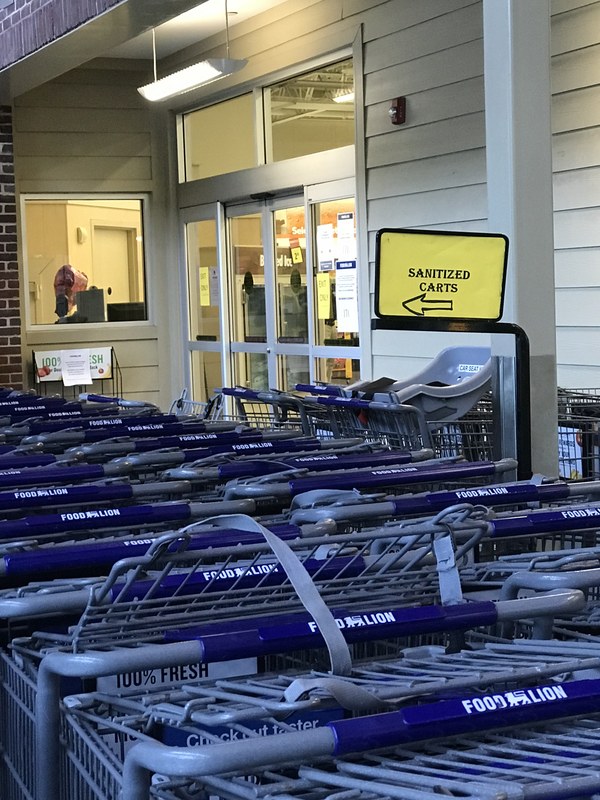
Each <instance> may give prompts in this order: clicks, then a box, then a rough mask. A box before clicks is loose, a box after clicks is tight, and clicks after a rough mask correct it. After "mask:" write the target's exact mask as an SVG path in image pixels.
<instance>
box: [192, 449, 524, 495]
mask: <svg viewBox="0 0 600 800" xmlns="http://www.w3.org/2000/svg"><path fill="white" fill-rule="evenodd" d="M515 466H516V462H515V461H513V460H512V459H501V460H500V461H495V462H494V461H479V462H462V461H453V460H450V462H448V461H444V460H443V459H442V460H435V459H433V460H432V461H421V462H418V463H414V464H409V465H401V466H398V467H393V466H390V467H382V468H381V469H363V470H360V471H359V470H354V471H347V472H335V471H334V472H330V473H321V474H319V476H317V477H304V476H302V475H298V474H296V473H294V472H293V471H292V472H291V473H289V474H288V473H286V472H281V473H279V475H277V474H275V475H267V476H265V477H258V478H244V479H239V480H232V481H230V482H229V483H228V484H227V485H226V487H225V491H224V495H223V496H224V498H225V499H234V498H238V499H239V498H243V497H254V498H256V497H277V498H281V499H286V500H288V499H289V500H291V499H292V498H293V497H296V496H297V495H301V494H304V493H306V492H312V491H315V490H322V489H327V490H329V491H333V492H335V491H340V492H341V491H348V490H353V489H358V490H365V489H367V490H369V489H378V488H391V487H395V488H397V490H398V491H401V490H402V489H403V488H404V487H406V486H412V487H414V486H422V487H424V488H425V487H431V486H433V485H436V486H437V487H444V486H446V487H452V486H455V485H457V484H458V485H463V484H464V483H465V481H469V480H471V479H479V481H481V479H482V478H484V477H489V478H490V479H492V478H497V476H498V475H501V474H503V473H507V472H513V471H514V469H515ZM176 474H177V476H179V477H182V476H181V475H180V473H176Z"/></svg>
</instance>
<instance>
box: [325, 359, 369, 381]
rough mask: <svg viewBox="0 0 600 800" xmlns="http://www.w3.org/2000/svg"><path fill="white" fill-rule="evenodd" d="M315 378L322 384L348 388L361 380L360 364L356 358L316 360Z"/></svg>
mask: <svg viewBox="0 0 600 800" xmlns="http://www.w3.org/2000/svg"><path fill="white" fill-rule="evenodd" d="M315 377H316V380H317V381H319V382H321V383H330V384H334V385H336V386H348V384H350V383H356V381H358V380H360V362H359V361H358V359H355V358H316V359H315Z"/></svg>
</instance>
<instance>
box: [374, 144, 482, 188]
mask: <svg viewBox="0 0 600 800" xmlns="http://www.w3.org/2000/svg"><path fill="white" fill-rule="evenodd" d="M484 182H485V150H484V149H483V148H481V149H480V150H477V151H473V150H468V151H466V152H464V153H449V154H446V155H443V156H436V157H434V158H427V159H423V160H419V161H407V162H404V163H402V164H390V165H387V166H382V167H377V168H373V169H371V170H370V171H369V197H371V198H372V199H373V200H375V199H380V198H383V197H394V196H395V195H398V194H403V193H404V191H406V193H407V194H408V193H413V194H414V193H417V192H432V191H435V190H436V189H448V188H452V187H457V186H471V185H473V184H477V183H484Z"/></svg>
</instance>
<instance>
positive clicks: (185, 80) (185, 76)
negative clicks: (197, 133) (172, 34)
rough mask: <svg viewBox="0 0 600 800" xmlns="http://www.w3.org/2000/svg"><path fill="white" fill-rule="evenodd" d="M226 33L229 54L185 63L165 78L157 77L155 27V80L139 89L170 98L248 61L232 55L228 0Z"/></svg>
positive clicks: (148, 94)
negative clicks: (189, 63)
mask: <svg viewBox="0 0 600 800" xmlns="http://www.w3.org/2000/svg"><path fill="white" fill-rule="evenodd" d="M225 35H226V42H227V58H207V59H205V60H204V61H199V62H198V63H197V64H192V65H191V66H190V67H185V68H184V69H180V70H178V71H177V72H172V73H171V74H170V75H165V77H164V78H160V79H158V78H157V74H156V32H155V31H154V29H153V30H152V58H153V63H154V80H153V81H152V83H147V84H146V85H145V86H140V87H138V92H139V93H140V94H141V95H142V97H144V98H145V99H146V100H150V101H152V102H155V101H157V100H167V99H168V98H169V97H176V96H177V95H180V94H185V93H186V92H191V91H192V90H193V89H198V88H199V87H200V86H206V84H208V83H212V82H213V81H217V80H219V78H224V77H226V76H227V75H233V73H234V72H237V71H238V70H240V69H242V67H245V66H246V64H247V63H248V62H247V61H246V59H233V58H229V20H228V12H227V0H225Z"/></svg>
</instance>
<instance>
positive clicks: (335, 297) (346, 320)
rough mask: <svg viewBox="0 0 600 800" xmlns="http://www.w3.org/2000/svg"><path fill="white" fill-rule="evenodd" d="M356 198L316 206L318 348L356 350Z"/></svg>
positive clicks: (315, 289) (314, 207)
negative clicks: (353, 348)
mask: <svg viewBox="0 0 600 800" xmlns="http://www.w3.org/2000/svg"><path fill="white" fill-rule="evenodd" d="M354 206H355V204H354V198H346V199H342V200H330V201H327V202H324V203H315V204H314V205H313V214H314V222H315V231H316V248H315V249H316V253H317V258H316V263H315V266H314V293H315V298H316V309H317V316H316V340H317V344H319V345H324V346H329V347H356V346H358V344H359V339H358V268H357V260H356V220H355V211H354Z"/></svg>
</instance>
